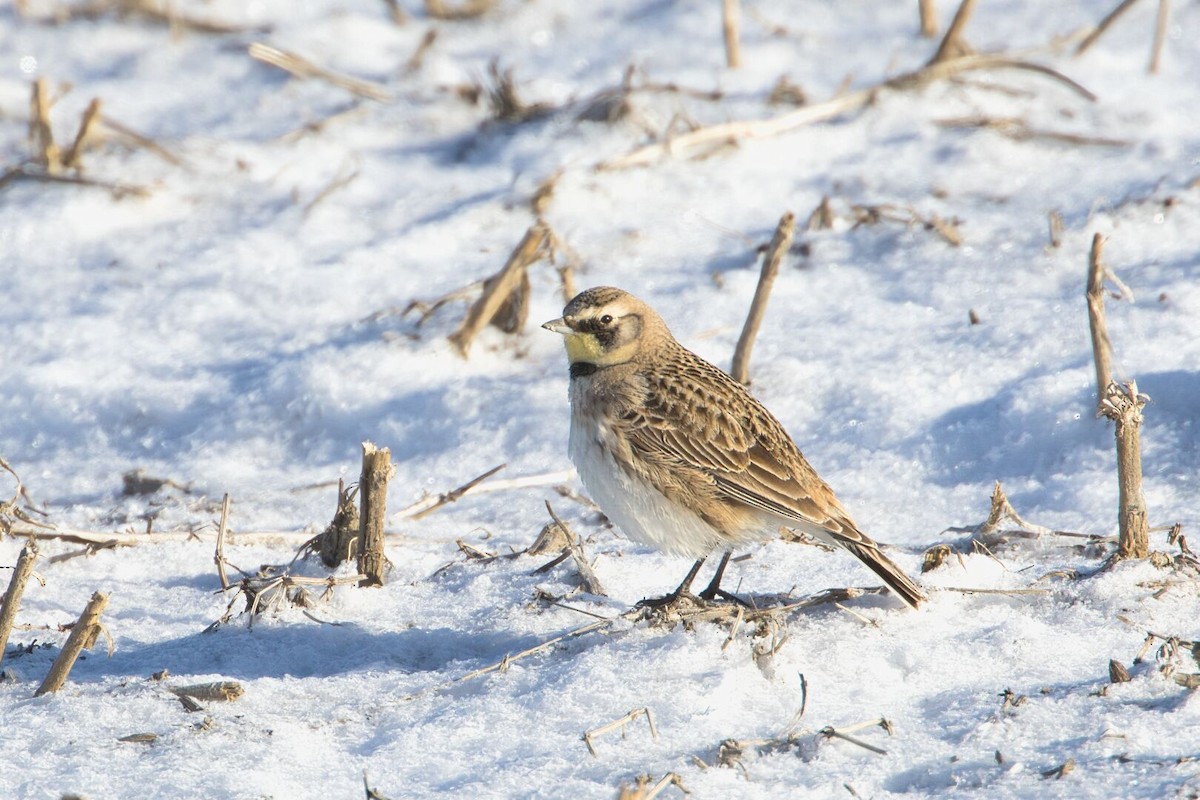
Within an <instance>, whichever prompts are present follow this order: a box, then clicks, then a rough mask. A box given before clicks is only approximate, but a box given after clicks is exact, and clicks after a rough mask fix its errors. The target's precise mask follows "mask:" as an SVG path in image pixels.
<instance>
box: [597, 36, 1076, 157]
mask: <svg viewBox="0 0 1200 800" xmlns="http://www.w3.org/2000/svg"><path fill="white" fill-rule="evenodd" d="M982 69H1015V70H1024V71H1030V72H1036V73H1038V74H1040V75H1044V76H1046V77H1048V78H1051V79H1053V80H1055V81H1058V82H1059V83H1061V84H1063V85H1064V86H1066V87H1067V88H1069V89H1071V90H1072V91H1074V92H1075V93H1077V94H1079V95H1080V96H1082V97H1083V98H1085V99H1086V100H1088V101H1091V102H1094V101H1095V100H1096V95H1095V94H1093V93H1092V92H1090V91H1088V90H1087V89H1086V88H1084V87H1083V86H1081V85H1080V84H1079V83H1078V82H1076V81H1074V80H1072V79H1071V78H1068V77H1067V76H1066V75H1063V74H1062V73H1061V72H1059V71H1057V70H1055V69H1052V68H1051V67H1047V66H1044V65H1042V64H1035V63H1032V62H1029V61H1023V60H1021V59H1019V58H1014V57H1012V56H1009V55H1006V54H1002V53H1001V54H971V55H964V56H960V57H958V58H949V59H946V60H944V61H938V62H931V63H929V64H926V65H925V66H924V67H921V68H920V69H918V70H915V71H913V72H908V73H905V74H903V75H898V76H896V77H894V78H889V79H887V80H885V81H883V82H881V83H879V84H877V85H875V86H872V87H869V88H866V89H860V90H858V91H854V92H848V93H846V94H841V95H838V96H837V97H834V98H833V99H831V100H826V101H825V102H822V103H812V104H810V105H807V106H803V107H801V108H798V109H796V110H795V111H790V112H788V113H786V114H781V115H780V116H777V117H769V118H767V119H758V120H739V121H733V122H724V123H719V124H716V125H709V126H707V127H700V128H696V129H694V130H692V131H689V132H688V133H684V134H680V135H679V136H675V137H671V138H668V139H665V140H664V141H660V142H654V143H652V144H648V145H645V146H643V147H639V148H637V149H635V150H633V151H632V152H629V153H626V154H625V155H622V156H617V157H615V158H611V159H609V160H607V161H604V162H601V163H600V164H598V165H597V166H596V169H597V170H613V169H625V168H628V167H638V166H645V165H647V164H652V163H654V162H655V161H657V160H659V159H660V158H663V157H667V156H686V155H689V154H694V153H695V152H697V151H699V150H700V149H702V148H705V149H707V148H710V147H711V146H712V145H714V144H725V143H728V142H731V141H737V140H740V139H755V138H768V137H771V136H779V135H780V134H784V133H788V132H790V131H793V130H796V129H797V128H801V127H803V126H805V125H811V124H813V123H816V122H823V121H825V120H829V119H833V118H835V117H839V116H841V115H842V114H846V113H849V112H851V111H857V110H859V109H861V108H864V107H866V106H868V105H870V104H871V103H873V102H875V100H876V99H877V97H878V96H879V93H880V92H881V91H882V90H887V89H890V90H894V91H901V90H909V89H914V88H918V87H920V86H924V85H926V84H928V83H930V82H932V81H937V80H945V79H947V78H950V77H953V76H955V75H958V74H961V73H963V72H971V71H975V70H982Z"/></svg>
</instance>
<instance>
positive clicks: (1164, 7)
mask: <svg viewBox="0 0 1200 800" xmlns="http://www.w3.org/2000/svg"><path fill="white" fill-rule="evenodd" d="M1170 22H1171V0H1158V14H1157V15H1156V18H1155V21H1154V47H1153V49H1152V50H1151V51H1150V68H1149V69H1150V74H1151V75H1157V74H1158V65H1159V62H1160V60H1161V58H1162V49H1163V43H1164V42H1166V40H1167V26H1168V25H1169V24H1170Z"/></svg>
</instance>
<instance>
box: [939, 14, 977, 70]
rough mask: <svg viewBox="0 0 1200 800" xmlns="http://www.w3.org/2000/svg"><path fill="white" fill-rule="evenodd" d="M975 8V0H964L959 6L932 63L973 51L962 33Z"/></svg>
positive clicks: (948, 59)
mask: <svg viewBox="0 0 1200 800" xmlns="http://www.w3.org/2000/svg"><path fill="white" fill-rule="evenodd" d="M974 9H975V0H963V1H962V5H960V6H959V7H958V11H956V12H955V14H954V19H953V21H951V23H950V27H949V28H947V29H946V35H945V36H943V37H942V42H941V44H939V45H938V49H937V52H936V53H934V54H933V58H931V59H930V60H929V63H930V64H939V63H941V62H943V61H951V60H953V59H955V58H959V57H961V56H964V55H966V54H967V53H969V52H971V49H970V47H968V46H967V43H966V42H965V41H964V40H963V35H962V34H963V29H964V28H966V27H967V20H969V19H970V18H971V12H972V11H973V10H974Z"/></svg>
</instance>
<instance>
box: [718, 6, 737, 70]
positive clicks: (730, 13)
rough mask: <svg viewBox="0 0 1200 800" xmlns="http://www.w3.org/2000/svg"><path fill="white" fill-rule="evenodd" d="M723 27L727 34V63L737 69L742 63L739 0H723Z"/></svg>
mask: <svg viewBox="0 0 1200 800" xmlns="http://www.w3.org/2000/svg"><path fill="white" fill-rule="evenodd" d="M721 27H722V30H723V32H724V34H725V65H726V66H727V67H729V68H730V69H737V68H738V67H740V66H741V65H742V42H741V33H740V30H741V14H740V10H739V8H738V0H721Z"/></svg>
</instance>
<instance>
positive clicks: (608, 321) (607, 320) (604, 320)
mask: <svg viewBox="0 0 1200 800" xmlns="http://www.w3.org/2000/svg"><path fill="white" fill-rule="evenodd" d="M612 321H613V318H612V314H605V315H604V316H603V317H601V318H600V324H601V325H612Z"/></svg>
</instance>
